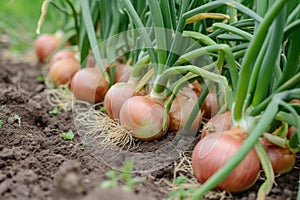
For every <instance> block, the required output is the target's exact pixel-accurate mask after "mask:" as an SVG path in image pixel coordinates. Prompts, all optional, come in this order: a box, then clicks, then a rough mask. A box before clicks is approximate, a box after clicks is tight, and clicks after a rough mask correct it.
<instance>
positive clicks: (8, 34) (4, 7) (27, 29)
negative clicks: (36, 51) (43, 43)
mask: <svg viewBox="0 0 300 200" xmlns="http://www.w3.org/2000/svg"><path fill="white" fill-rule="evenodd" d="M42 3H43V0H0V45H1V47H2V48H3V47H5V48H9V49H10V50H11V51H12V52H13V53H15V54H18V53H22V52H24V51H26V50H30V49H32V48H33V47H32V45H33V41H34V39H35V38H36V37H37V36H38V35H37V34H36V28H37V23H38V19H39V17H40V14H41V6H42ZM62 19H63V16H62V13H61V12H59V11H58V10H57V9H55V8H54V7H53V5H51V4H49V6H48V12H47V15H46V18H45V21H44V24H43V26H42V28H41V33H55V32H56V31H57V30H58V29H59V28H60V27H61V26H62V25H63V23H64V20H62Z"/></svg>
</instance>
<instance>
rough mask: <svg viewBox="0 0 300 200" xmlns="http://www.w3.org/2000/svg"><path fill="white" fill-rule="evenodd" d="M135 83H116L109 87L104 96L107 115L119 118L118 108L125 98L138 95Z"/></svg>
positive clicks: (119, 108)
mask: <svg viewBox="0 0 300 200" xmlns="http://www.w3.org/2000/svg"><path fill="white" fill-rule="evenodd" d="M135 88H136V83H134V82H130V83H116V84H114V85H113V86H111V87H110V88H109V90H108V91H107V93H106V95H105V98H104V106H105V108H106V112H107V115H108V116H109V117H110V118H112V119H120V110H121V107H122V105H123V104H124V102H125V101H126V100H128V99H129V98H130V97H132V96H136V95H138V93H137V92H136V91H135Z"/></svg>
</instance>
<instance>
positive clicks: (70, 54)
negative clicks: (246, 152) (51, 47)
mask: <svg viewBox="0 0 300 200" xmlns="http://www.w3.org/2000/svg"><path fill="white" fill-rule="evenodd" d="M75 54H76V51H74V50H69V49H63V50H60V51H58V52H56V53H55V54H54V55H53V57H52V58H51V60H50V63H49V65H50V67H51V66H52V65H53V64H54V63H55V62H56V61H58V60H63V59H67V58H75Z"/></svg>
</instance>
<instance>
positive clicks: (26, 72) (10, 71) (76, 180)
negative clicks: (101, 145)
mask: <svg viewBox="0 0 300 200" xmlns="http://www.w3.org/2000/svg"><path fill="white" fill-rule="evenodd" d="M1 53H2V55H1V56H0V58H1V60H0V69H1V73H0V107H1V113H0V120H2V122H3V126H2V128H1V129H0V133H1V134H0V137H1V138H0V169H1V172H0V196H1V199H7V200H9V199H31V200H32V199H56V200H59V199H99V197H100V196H101V199H105V196H107V199H134V196H136V195H138V197H137V198H143V199H163V198H166V197H167V196H168V194H169V192H170V191H169V189H170V186H169V185H168V184H167V182H168V181H169V182H172V181H173V170H174V169H173V168H174V165H173V163H172V164H170V165H169V166H167V167H165V168H163V169H160V170H158V171H154V172H152V173H151V174H147V175H141V174H138V175H139V176H145V178H146V179H145V181H143V182H142V183H139V184H137V185H135V187H134V195H133V194H130V193H125V194H123V193H122V192H121V189H118V188H115V189H113V190H101V189H100V184H101V182H103V181H104V180H107V177H106V176H105V173H106V172H107V171H109V170H111V168H110V167H108V166H106V165H105V163H103V162H101V160H99V159H97V157H94V156H93V154H92V153H91V152H90V149H89V147H88V146H84V145H83V144H82V141H81V139H80V137H79V136H78V135H77V131H76V128H75V125H74V120H73V113H72V112H62V113H60V114H58V115H53V114H50V113H49V112H50V111H51V110H53V107H52V106H51V105H49V103H48V101H47V98H46V94H45V93H44V90H45V89H46V86H45V84H44V82H43V81H40V80H38V79H37V77H38V76H40V75H41V73H42V70H41V69H42V65H41V64H39V63H37V62H36V61H35V60H34V59H32V60H31V62H29V61H27V62H26V63H23V62H18V61H16V60H17V59H14V60H11V59H7V58H5V56H4V54H3V51H2V52H1ZM27 58H28V56H27ZM18 60H22V59H18ZM29 60H30V59H29ZM69 130H72V131H73V132H74V133H75V137H74V140H72V141H67V140H64V139H63V138H61V137H60V133H62V132H67V131H69ZM143 145H144V146H145V148H146V149H151V145H152V144H151V143H147V144H143ZM153 145H155V144H153ZM177 161H178V160H177ZM275 180H276V185H275V186H274V187H273V189H272V191H271V193H270V194H269V195H268V197H267V198H266V199H296V198H297V190H298V184H299V183H298V180H299V159H297V163H296V166H295V167H294V169H293V170H292V172H290V173H288V174H286V175H282V176H279V177H277V178H276V179H275ZM261 183H262V181H261V180H259V181H257V183H256V185H255V186H253V187H252V188H251V189H250V190H248V191H246V192H243V193H241V194H234V195H233V197H231V198H232V199H245V200H246V199H255V197H256V192H257V189H258V188H259V186H260V184H261ZM120 185H122V182H121V183H120ZM118 195H121V196H120V197H117V196H118ZM127 195H128V197H126V196H127ZM227 196H228V198H229V195H228V194H227Z"/></svg>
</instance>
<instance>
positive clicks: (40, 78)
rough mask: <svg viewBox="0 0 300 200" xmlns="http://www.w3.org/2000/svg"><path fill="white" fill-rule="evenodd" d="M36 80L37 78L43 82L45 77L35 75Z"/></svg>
mask: <svg viewBox="0 0 300 200" xmlns="http://www.w3.org/2000/svg"><path fill="white" fill-rule="evenodd" d="M36 80H37V81H40V82H44V81H45V77H44V76H42V75H40V76H37V77H36Z"/></svg>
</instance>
